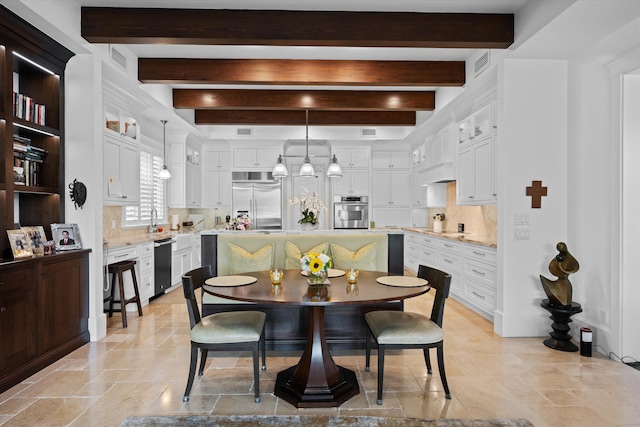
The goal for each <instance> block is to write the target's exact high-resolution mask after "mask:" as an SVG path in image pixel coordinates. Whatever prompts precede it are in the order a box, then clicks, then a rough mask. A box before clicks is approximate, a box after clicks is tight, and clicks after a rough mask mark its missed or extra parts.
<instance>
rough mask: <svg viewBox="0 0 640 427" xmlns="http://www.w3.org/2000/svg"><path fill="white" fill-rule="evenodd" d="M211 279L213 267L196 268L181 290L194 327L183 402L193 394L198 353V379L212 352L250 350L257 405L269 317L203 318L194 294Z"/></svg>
mask: <svg viewBox="0 0 640 427" xmlns="http://www.w3.org/2000/svg"><path fill="white" fill-rule="evenodd" d="M212 276H213V273H212V270H211V266H210V265H207V266H204V267H200V268H196V269H195V270H191V271H189V272H187V273H185V274H184V275H183V276H182V287H183V290H184V297H185V299H186V300H187V308H188V310H189V322H190V323H191V362H190V365H189V379H188V381H187V388H186V390H185V392H184V398H183V399H182V400H183V401H185V402H187V401H189V393H191V387H192V386H193V379H194V376H195V373H196V364H197V362H198V351H199V352H200V369H199V370H198V375H199V376H202V375H203V373H204V366H205V363H206V362H207V355H208V353H209V350H212V351H215V350H230V349H251V351H252V352H253V378H254V382H255V387H254V388H255V401H256V403H258V402H260V377H259V373H260V371H259V369H258V362H259V361H258V347H260V350H261V353H262V369H263V370H264V369H266V368H267V366H266V360H265V356H266V346H265V339H264V324H265V320H266V317H267V315H266V314H264V313H263V312H261V311H235V312H229V313H215V314H211V315H209V316H206V317H204V318H203V317H201V316H200V308H199V307H198V302H197V301H196V294H195V292H196V289H198V288H201V287H202V285H203V284H204V282H205V280H207V279H208V278H210V277H212Z"/></svg>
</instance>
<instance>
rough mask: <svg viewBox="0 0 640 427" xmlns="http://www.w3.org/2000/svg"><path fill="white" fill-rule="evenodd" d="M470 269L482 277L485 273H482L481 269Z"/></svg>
mask: <svg viewBox="0 0 640 427" xmlns="http://www.w3.org/2000/svg"><path fill="white" fill-rule="evenodd" d="M471 271H473V272H474V273H476V274H479V275H480V276H482V277H484V275H485V273H483V272H482V271H478V270H474V269H472V270H471Z"/></svg>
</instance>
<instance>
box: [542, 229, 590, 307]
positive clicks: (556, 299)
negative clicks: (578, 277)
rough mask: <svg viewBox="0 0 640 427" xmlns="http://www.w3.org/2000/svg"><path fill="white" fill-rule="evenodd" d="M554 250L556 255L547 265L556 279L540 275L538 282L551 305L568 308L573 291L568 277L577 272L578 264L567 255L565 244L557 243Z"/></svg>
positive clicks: (571, 256)
mask: <svg viewBox="0 0 640 427" xmlns="http://www.w3.org/2000/svg"><path fill="white" fill-rule="evenodd" d="M556 249H557V250H558V255H556V256H555V257H554V258H553V259H552V260H551V262H550V263H549V271H550V272H551V274H553V275H554V276H556V277H557V278H558V279H557V280H549V279H547V278H546V277H544V276H543V275H540V281H541V282H542V288H543V289H544V292H545V293H546V294H547V296H548V297H549V302H550V303H551V305H564V306H570V305H571V298H572V297H573V295H572V293H573V289H572V287H571V282H570V281H569V275H570V274H572V273H575V272H576V271H578V270H579V269H580V264H578V260H576V259H575V258H574V257H573V255H571V254H570V253H569V250H568V249H567V245H566V243H564V242H558V244H557V245H556Z"/></svg>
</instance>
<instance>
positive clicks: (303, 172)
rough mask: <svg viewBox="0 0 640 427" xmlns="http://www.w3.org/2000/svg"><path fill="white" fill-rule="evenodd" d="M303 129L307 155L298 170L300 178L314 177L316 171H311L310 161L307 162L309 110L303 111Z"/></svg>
mask: <svg viewBox="0 0 640 427" xmlns="http://www.w3.org/2000/svg"><path fill="white" fill-rule="evenodd" d="M305 129H306V141H307V154H306V155H305V156H304V163H303V164H302V167H301V168H300V176H315V175H316V171H315V170H314V169H313V165H312V164H311V160H309V110H305Z"/></svg>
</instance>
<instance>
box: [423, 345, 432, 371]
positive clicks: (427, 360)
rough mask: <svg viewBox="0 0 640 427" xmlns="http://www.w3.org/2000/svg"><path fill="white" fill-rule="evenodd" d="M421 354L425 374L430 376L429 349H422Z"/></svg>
mask: <svg viewBox="0 0 640 427" xmlns="http://www.w3.org/2000/svg"><path fill="white" fill-rule="evenodd" d="M422 352H423V353H424V361H425V363H426V364H427V373H428V374H432V373H433V371H432V370H431V356H429V348H423V349H422Z"/></svg>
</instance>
